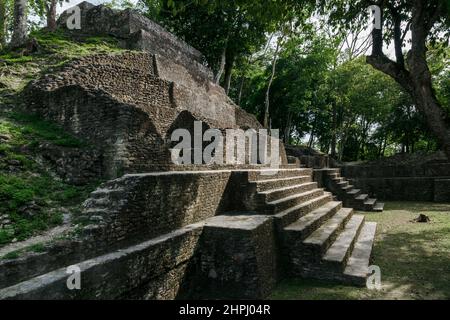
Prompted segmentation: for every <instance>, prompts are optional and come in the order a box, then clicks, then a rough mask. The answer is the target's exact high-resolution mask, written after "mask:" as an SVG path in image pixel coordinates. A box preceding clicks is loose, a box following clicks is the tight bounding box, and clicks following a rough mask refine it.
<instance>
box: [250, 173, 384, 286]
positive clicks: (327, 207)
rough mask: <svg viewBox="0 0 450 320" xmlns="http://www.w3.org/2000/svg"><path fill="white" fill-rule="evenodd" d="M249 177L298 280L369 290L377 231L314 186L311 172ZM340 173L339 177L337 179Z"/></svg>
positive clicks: (254, 174) (258, 201) (351, 210)
mask: <svg viewBox="0 0 450 320" xmlns="http://www.w3.org/2000/svg"><path fill="white" fill-rule="evenodd" d="M264 171H265V170H261V171H256V172H249V183H250V184H251V185H253V186H254V187H255V188H256V190H257V193H256V200H257V203H258V209H257V210H258V212H261V213H262V212H264V214H268V215H272V216H273V217H274V218H275V221H276V228H277V230H278V231H279V233H280V235H281V239H282V245H283V247H284V248H283V249H284V250H285V251H284V252H285V253H286V254H287V258H288V260H289V261H288V269H289V272H290V273H292V274H293V275H296V276H301V277H306V278H315V279H326V280H338V281H341V282H344V283H351V284H355V285H364V284H365V282H366V278H367V276H368V271H369V270H368V267H369V263H370V256H371V252H372V246H373V241H374V237H375V231H376V223H373V222H365V219H364V218H365V217H364V216H363V215H356V214H353V209H352V208H345V207H343V205H342V202H340V201H334V200H333V195H332V194H331V193H330V192H326V191H324V189H321V188H318V187H317V183H316V182H313V181H312V169H309V168H297V169H281V170H279V171H278V172H277V173H276V174H274V175H266V174H263V172H264ZM336 173H337V172H334V174H336Z"/></svg>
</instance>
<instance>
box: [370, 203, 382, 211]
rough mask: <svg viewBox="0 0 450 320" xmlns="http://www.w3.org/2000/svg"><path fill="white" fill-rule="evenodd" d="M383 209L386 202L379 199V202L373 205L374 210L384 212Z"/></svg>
mask: <svg viewBox="0 0 450 320" xmlns="http://www.w3.org/2000/svg"><path fill="white" fill-rule="evenodd" d="M383 209H384V203H383V202H378V201H377V203H375V205H374V206H373V208H372V211H376V212H382V211H383Z"/></svg>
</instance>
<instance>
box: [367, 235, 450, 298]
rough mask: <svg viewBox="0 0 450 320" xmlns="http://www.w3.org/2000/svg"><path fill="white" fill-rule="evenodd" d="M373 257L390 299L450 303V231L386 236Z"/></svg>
mask: <svg viewBox="0 0 450 320" xmlns="http://www.w3.org/2000/svg"><path fill="white" fill-rule="evenodd" d="M373 256H374V264H376V265H379V266H380V268H381V272H382V281H383V280H384V281H385V282H388V283H390V284H391V286H390V287H389V289H387V292H386V293H388V296H390V295H389V293H392V298H396V297H398V298H412V299H428V298H432V299H450V227H442V228H439V229H433V230H422V231H419V232H413V233H410V232H396V233H391V234H386V235H385V236H384V238H383V240H382V241H380V242H378V243H377V244H376V246H375V248H374V253H373ZM395 291H398V292H396V293H394V292H395Z"/></svg>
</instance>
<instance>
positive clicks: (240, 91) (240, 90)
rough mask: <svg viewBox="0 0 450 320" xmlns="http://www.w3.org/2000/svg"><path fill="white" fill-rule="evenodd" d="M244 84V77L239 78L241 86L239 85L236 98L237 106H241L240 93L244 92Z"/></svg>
mask: <svg viewBox="0 0 450 320" xmlns="http://www.w3.org/2000/svg"><path fill="white" fill-rule="evenodd" d="M244 83H245V76H242V77H241V84H240V85H239V93H238V98H237V105H238V106H240V105H241V99H242V91H244Z"/></svg>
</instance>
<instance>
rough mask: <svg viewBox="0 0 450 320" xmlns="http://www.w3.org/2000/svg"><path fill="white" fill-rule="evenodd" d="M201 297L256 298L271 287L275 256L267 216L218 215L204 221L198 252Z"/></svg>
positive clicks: (273, 281) (273, 235) (272, 236)
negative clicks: (201, 284)
mask: <svg viewBox="0 0 450 320" xmlns="http://www.w3.org/2000/svg"><path fill="white" fill-rule="evenodd" d="M199 260H200V273H199V274H198V275H197V276H198V277H199V281H200V283H204V285H203V286H202V290H201V292H197V294H198V295H199V297H202V298H214V297H220V298H235V299H236V298H238V299H246V298H249V299H255V298H256V299H258V298H264V297H266V296H267V295H268V294H269V293H270V291H271V290H272V288H273V287H274V285H275V283H276V281H277V278H278V275H277V254H276V244H275V234H274V227H273V221H272V219H271V218H270V217H267V216H245V215H238V216H217V217H214V218H210V219H208V220H206V221H205V226H204V230H203V235H202V242H201V249H200V257H199Z"/></svg>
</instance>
